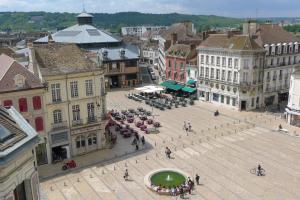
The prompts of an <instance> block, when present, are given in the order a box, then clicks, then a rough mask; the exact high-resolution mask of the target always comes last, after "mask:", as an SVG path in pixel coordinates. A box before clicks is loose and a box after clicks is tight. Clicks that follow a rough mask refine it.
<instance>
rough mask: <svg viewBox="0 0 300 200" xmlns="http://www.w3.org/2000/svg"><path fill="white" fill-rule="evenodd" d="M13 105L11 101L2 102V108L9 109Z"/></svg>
mask: <svg viewBox="0 0 300 200" xmlns="http://www.w3.org/2000/svg"><path fill="white" fill-rule="evenodd" d="M12 105H13V103H12V100H5V101H4V102H3V106H4V107H11V106H12Z"/></svg>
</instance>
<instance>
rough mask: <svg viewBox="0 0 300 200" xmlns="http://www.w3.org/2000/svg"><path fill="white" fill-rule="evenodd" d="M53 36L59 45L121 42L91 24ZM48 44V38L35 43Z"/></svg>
mask: <svg viewBox="0 0 300 200" xmlns="http://www.w3.org/2000/svg"><path fill="white" fill-rule="evenodd" d="M51 36H52V38H53V40H54V41H55V42H59V43H74V44H90V43H114V42H120V40H119V39H117V38H115V37H113V36H112V35H110V34H109V33H107V32H104V31H102V30H99V29H97V28H95V27H94V26H92V25H89V24H84V25H79V24H76V25H74V26H71V27H69V28H66V29H64V30H61V31H58V32H56V33H54V34H52V35H51ZM47 42H48V36H46V37H43V38H40V39H38V40H36V41H34V43H47Z"/></svg>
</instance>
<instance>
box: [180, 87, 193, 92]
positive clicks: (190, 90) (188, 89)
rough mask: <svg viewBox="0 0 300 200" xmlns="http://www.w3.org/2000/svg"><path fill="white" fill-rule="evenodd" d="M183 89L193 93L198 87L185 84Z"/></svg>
mask: <svg viewBox="0 0 300 200" xmlns="http://www.w3.org/2000/svg"><path fill="white" fill-rule="evenodd" d="M181 90H182V91H184V92H188V93H193V92H195V91H196V90H197V89H196V88H191V87H188V86H185V87H183V88H182V89H181Z"/></svg>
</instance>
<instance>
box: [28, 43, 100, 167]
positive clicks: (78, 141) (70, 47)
mask: <svg viewBox="0 0 300 200" xmlns="http://www.w3.org/2000/svg"><path fill="white" fill-rule="evenodd" d="M31 62H32V64H33V70H34V72H35V74H36V75H39V77H40V79H41V80H42V81H43V82H44V83H45V85H46V93H45V98H44V104H45V110H46V112H47V123H46V127H45V128H46V131H47V134H48V138H49V144H50V149H51V159H52V162H55V161H58V160H61V159H65V158H70V157H71V156H75V155H79V154H84V153H87V152H90V151H93V150H96V149H102V148H104V147H105V145H106V140H105V133H104V125H105V122H106V121H105V119H104V118H105V114H106V102H105V99H106V94H105V87H104V70H103V67H102V66H101V65H99V64H96V63H95V62H92V61H91V60H90V59H89V58H88V57H87V56H86V54H85V52H84V50H82V49H80V48H79V47H78V46H76V45H75V44H61V43H49V44H47V45H45V44H42V45H38V44H36V45H34V46H33V48H32V52H31Z"/></svg>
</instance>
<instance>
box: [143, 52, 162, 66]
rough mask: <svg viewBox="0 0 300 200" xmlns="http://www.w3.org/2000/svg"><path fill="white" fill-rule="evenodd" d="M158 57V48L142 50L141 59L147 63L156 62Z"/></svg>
mask: <svg viewBox="0 0 300 200" xmlns="http://www.w3.org/2000/svg"><path fill="white" fill-rule="evenodd" d="M158 58H159V52H158V49H154V48H145V49H143V50H142V59H143V60H144V62H148V63H149V64H157V63H158Z"/></svg>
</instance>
